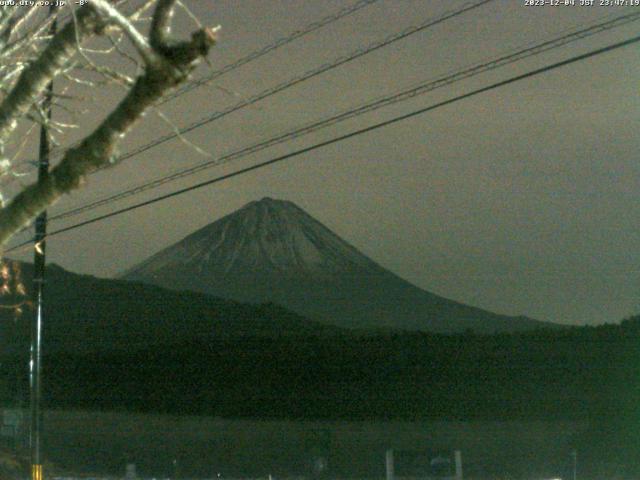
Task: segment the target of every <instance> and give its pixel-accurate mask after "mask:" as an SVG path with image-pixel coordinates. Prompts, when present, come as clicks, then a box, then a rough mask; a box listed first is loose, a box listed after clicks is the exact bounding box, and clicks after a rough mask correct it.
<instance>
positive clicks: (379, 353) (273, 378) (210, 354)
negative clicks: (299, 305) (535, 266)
mask: <svg viewBox="0 0 640 480" xmlns="http://www.w3.org/2000/svg"><path fill="white" fill-rule="evenodd" d="M639 334H640V318H633V319H629V320H626V321H624V322H623V323H622V324H620V325H606V326H600V327H580V328H570V329H566V330H548V331H546V330H545V331H536V332H530V333H519V334H499V335H474V334H473V333H471V332H469V333H465V334H458V335H432V334H426V333H384V334H383V333H378V334H370V335H352V334H344V335H336V334H329V335H290V336H271V335H270V336H262V335H254V336H227V337H224V338H220V339H218V340H211V338H207V339H206V340H203V341H197V340H192V341H188V342H181V343H176V344H170V343H169V344H166V345H165V346H163V347H158V346H157V345H154V346H153V347H149V348H140V349H137V350H134V351H126V349H124V350H120V351H113V352H109V351H105V352H101V353H99V354H86V353H81V354H80V353H79V354H74V353H56V354H51V355H45V361H44V364H45V368H46V372H45V375H44V379H45V390H44V391H45V399H46V402H47V405H48V406H49V407H50V408H87V409H89V408H90V409H108V410H133V411H154V412H167V413H202V414H210V415H218V416H225V417H283V418H355V419H366V418H403V419H419V418H447V419H565V420H590V419H594V418H599V417H603V416H606V417H620V416H622V415H623V414H628V413H631V412H633V411H634V409H635V408H636V406H637V404H638V398H639V396H638V386H639V384H640V339H639ZM24 360H25V359H24V358H22V359H20V360H19V359H18V358H17V357H15V356H11V357H6V358H4V359H3V361H2V364H3V366H4V368H3V369H2V374H3V376H2V378H1V379H0V380H1V381H2V395H3V398H2V400H3V401H4V402H5V403H8V402H11V401H13V400H15V392H16V391H26V383H25V382H26V375H20V374H19V373H16V372H17V369H18V365H23V366H24V365H25V362H24ZM16 378H23V380H24V382H22V383H23V385H21V386H19V387H16V382H17V380H16ZM18 383H20V382H18Z"/></svg>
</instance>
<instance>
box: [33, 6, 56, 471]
mask: <svg viewBox="0 0 640 480" xmlns="http://www.w3.org/2000/svg"><path fill="white" fill-rule="evenodd" d="M55 10H56V7H55V6H53V5H52V6H50V7H49V15H51V16H53V15H55ZM56 29H57V25H56V20H55V19H53V22H52V23H51V27H50V28H49V33H50V34H51V35H55V33H56ZM52 97H53V82H49V85H47V90H46V92H45V96H44V99H43V101H42V111H43V112H44V114H45V117H46V119H45V120H44V121H43V123H42V125H41V126H40V149H39V155H38V183H40V182H44V181H46V180H47V178H48V177H49V152H50V146H49V125H48V124H47V120H50V119H51V103H52ZM35 227H36V234H35V252H34V259H33V289H34V291H33V297H34V304H35V312H34V315H33V318H32V320H31V349H30V361H29V388H30V407H31V416H30V428H29V449H30V451H31V480H43V472H42V450H41V449H42V321H43V319H42V316H43V293H44V271H45V251H46V240H45V239H46V236H47V212H46V210H45V211H44V212H42V213H41V214H40V215H38V217H37V218H36V224H35Z"/></svg>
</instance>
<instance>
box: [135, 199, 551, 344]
mask: <svg viewBox="0 0 640 480" xmlns="http://www.w3.org/2000/svg"><path fill="white" fill-rule="evenodd" d="M123 278H124V279H127V280H131V281H140V282H144V283H151V284H156V285H159V286H163V287H166V288H172V289H177V290H194V291H200V292H204V293H209V294H213V295H216V296H219V297H226V298H231V299H234V300H238V301H245V302H252V303H261V302H275V303H279V304H281V305H283V306H285V307H287V308H289V309H291V310H294V311H297V312H298V313H300V314H302V315H305V316H307V317H309V318H312V319H316V320H322V321H326V322H329V323H333V324H337V325H340V326H344V327H351V328H353V327H355V328H377V327H389V328H400V329H409V330H429V331H437V332H455V331H462V330H466V329H469V328H471V329H474V330H475V331H478V332H494V331H514V330H523V329H530V328H535V327H539V326H540V325H542V322H537V321H535V320H531V319H528V318H525V317H508V316H504V315H498V314H494V313H491V312H488V311H485V310H481V309H478V308H474V307H471V306H468V305H464V304H461V303H458V302H455V301H452V300H449V299H446V298H443V297H440V296H437V295H435V294H432V293H429V292H427V291H424V290H422V289H420V288H418V287H416V286H414V285H412V284H410V283H409V282H407V281H405V280H403V279H401V278H400V277H398V276H396V275H395V274H393V273H391V272H389V271H388V270H386V269H384V268H383V267H381V266H380V265H378V264H377V263H375V262H374V261H373V260H371V259H370V258H368V257H367V256H366V255H364V254H362V253H360V252H359V251H358V250H357V249H356V248H354V247H353V246H351V245H350V244H349V243H347V242H346V241H344V240H343V239H341V238H340V237H339V236H337V235H336V234H335V233H333V232H332V231H331V230H329V229H328V228H327V227H325V226H324V225H323V224H322V223H320V222H319V221H317V220H316V219H315V218H313V217H312V216H311V215H309V214H308V213H307V212H305V211H304V210H302V209H301V208H300V207H298V206H297V205H295V204H294V203H292V202H289V201H285V200H275V199H272V198H269V197H266V198H263V199H262V200H259V201H253V202H250V203H248V204H247V205H245V206H244V207H242V208H240V209H239V210H237V211H235V212H233V213H231V214H229V215H227V216H225V217H223V218H221V219H219V220H217V221H215V222H213V223H211V224H209V225H207V226H206V227H204V228H201V229H200V230H198V231H196V232H194V233H192V234H191V235H189V236H187V237H185V238H184V239H183V240H181V241H179V242H177V243H176V244H174V245H172V246H170V247H167V248H165V249H164V250H162V251H160V252H158V253H156V254H155V255H153V256H151V257H150V258H149V259H147V260H145V261H144V262H142V263H140V264H138V265H136V266H134V267H133V268H131V269H130V270H129V271H127V272H126V273H125V274H124V275H123Z"/></svg>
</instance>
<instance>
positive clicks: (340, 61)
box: [105, 0, 494, 168]
mask: <svg viewBox="0 0 640 480" xmlns="http://www.w3.org/2000/svg"><path fill="white" fill-rule="evenodd" d="M492 1H494V0H479V1H476V2H473V3H470V4H465V5H464V6H463V7H461V8H458V9H456V10H450V11H448V12H446V13H444V14H442V15H440V16H438V17H435V18H430V19H428V20H426V21H425V22H423V23H421V24H420V25H417V26H413V27H409V28H406V29H404V30H402V31H401V32H399V33H395V34H392V35H390V36H388V37H386V38H385V39H383V40H381V41H379V42H374V43H372V44H369V45H368V46H366V47H363V48H359V49H358V50H356V51H354V52H352V53H350V54H348V55H345V56H342V57H339V58H337V59H335V60H334V61H333V62H331V63H327V64H324V65H321V66H319V67H317V68H315V69H313V70H310V71H308V72H305V73H303V74H302V75H300V76H297V77H294V78H291V79H289V80H287V81H285V82H282V83H280V84H278V85H276V86H275V87H272V88H269V89H267V90H263V91H262V92H260V93H258V94H256V95H253V96H251V97H249V98H248V99H246V100H243V101H241V102H239V103H237V104H235V105H233V106H231V107H229V108H226V109H224V110H220V111H217V112H215V113H213V114H211V115H208V116H207V117H205V118H202V119H200V120H198V121H196V122H193V123H192V124H191V125H189V126H187V127H184V128H182V129H180V130H179V132H177V133H169V134H167V135H164V136H162V137H159V138H157V139H155V140H153V141H151V142H149V143H147V144H145V145H142V146H140V147H138V148H136V149H134V150H131V151H129V152H127V153H125V154H124V155H121V156H120V157H118V158H117V159H116V162H119V161H122V160H126V159H129V158H131V157H133V156H135V155H139V154H140V153H143V152H145V151H147V150H150V149H151V148H154V147H157V146H158V145H160V144H162V143H165V142H167V141H169V140H173V139H174V138H178V137H180V136H181V135H184V134H185V133H189V132H191V131H192V130H195V129H196V128H199V127H201V126H203V125H206V124H208V123H211V122H213V121H215V120H218V119H220V118H222V117H225V116H227V115H229V114H231V113H233V112H236V111H238V110H240V109H242V108H245V107H248V106H250V105H253V104H255V103H257V102H259V101H261V100H264V99H265V98H267V97H270V96H272V95H275V94H277V93H280V92H282V91H284V90H287V89H289V88H291V87H293V86H295V85H298V84H300V83H302V82H305V81H307V80H309V79H311V78H314V77H317V76H318V75H321V74H323V73H326V72H328V71H330V70H333V69H335V68H338V67H340V66H342V65H345V64H346V63H349V62H352V61H353V60H356V59H358V58H360V57H363V56H365V55H367V54H369V53H371V52H374V51H376V50H379V49H381V48H384V47H387V46H389V45H391V44H392V43H395V42H397V41H399V40H403V39H405V38H407V37H409V36H411V35H414V34H416V33H419V32H422V31H424V30H426V29H428V28H431V27H433V26H435V25H438V24H440V23H443V22H445V21H447V20H449V19H451V18H454V17H457V16H459V15H462V14H463V13H466V12H468V11H471V10H473V9H476V8H478V7H481V6H483V5H485V4H487V3H489V2H492ZM105 168H109V167H105Z"/></svg>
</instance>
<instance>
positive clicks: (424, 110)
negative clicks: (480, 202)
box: [7, 35, 640, 252]
mask: <svg viewBox="0 0 640 480" xmlns="http://www.w3.org/2000/svg"><path fill="white" fill-rule="evenodd" d="M638 42H640V35H638V36H635V37H632V38H630V39H628V40H624V41H622V42H618V43H614V44H612V45H608V46H606V47H603V48H599V49H597V50H592V51H590V52H587V53H584V54H581V55H577V56H574V57H571V58H569V59H567V60H562V61H560V62H556V63H553V64H551V65H547V66H545V67H542V68H538V69H535V70H531V71H529V72H527V73H523V74H521V75H516V76H514V77H510V78H508V79H506V80H502V81H499V82H496V83H493V84H491V85H488V86H486V87H482V88H478V89H476V90H472V91H471V92H468V93H465V94H462V95H458V96H455V97H453V98H450V99H447V100H444V101H442V102H438V103H435V104H433V105H430V106H428V107H424V108H420V109H418V110H414V111H412V112H409V113H406V114H404V115H400V116H397V117H394V118H392V119H389V120H385V121H383V122H379V123H376V124H374V125H370V126H368V127H365V128H361V129H359V130H355V131H353V132H350V133H347V134H344V135H340V136H338V137H334V138H332V139H330V140H326V141H323V142H319V143H316V144H314V145H311V146H309V147H305V148H302V149H299V150H295V151H293V152H290V153H287V154H284V155H281V156H278V157H275V158H272V159H270V160H267V161H264V162H261V163H258V164H255V165H252V166H250V167H246V168H243V169H241V170H237V171H235V172H232V173H229V174H226V175H222V176H219V177H216V178H213V179H210V180H207V181H204V182H200V183H197V184H195V185H191V186H190V187H186V188H182V189H180V190H176V191H174V192H171V193H168V194H165V195H161V196H158V197H155V198H152V199H150V200H146V201H144V202H140V203H137V204H135V205H131V206H129V207H126V208H121V209H119V210H116V211H113V212H110V213H107V214H105V215H100V216H98V217H94V218H92V219H89V220H85V221H83V222H79V223H76V224H74V225H70V226H68V227H65V228H61V229H58V230H55V231H53V232H51V233H49V234H48V235H47V237H51V236H54V235H59V234H61V233H64V232H68V231H71V230H75V229H77V228H80V227H83V226H86V225H89V224H92V223H96V222H99V221H102V220H105V219H107V218H111V217H114V216H117V215H121V214H123V213H126V212H130V211H132V210H136V209H138V208H142V207H145V206H147V205H151V204H153V203H157V202H160V201H163V200H167V199H169V198H173V197H176V196H178V195H182V194H183V193H188V192H191V191H193V190H197V189H199V188H202V187H205V186H208V185H212V184H214V183H219V182H222V181H224V180H228V179H230V178H233V177H237V176H239V175H243V174H245V173H248V172H251V171H254V170H258V169H261V168H264V167H267V166H269V165H273V164H275V163H279V162H282V161H284V160H287V159H289V158H293V157H296V156H299V155H302V154H304V153H309V152H311V151H313V150H317V149H319V148H323V147H326V146H329V145H333V144H335V143H338V142H341V141H343V140H347V139H349V138H353V137H356V136H359V135H362V134H365V133H368V132H371V131H374V130H378V129H380V128H383V127H387V126H389V125H393V124H395V123H398V122H401V121H404V120H408V119H410V118H413V117H416V116H418V115H422V114H424V113H427V112H430V111H432V110H435V109H437V108H441V107H444V106H447V105H451V104H452V103H455V102H459V101H461V100H464V99H467V98H470V97H474V96H476V95H479V94H481V93H485V92H488V91H491V90H495V89H498V88H501V87H504V86H506V85H509V84H512V83H515V82H519V81H521V80H525V79H527V78H531V77H534V76H537V75H541V74H543V73H546V72H549V71H552V70H555V69H557V68H560V67H564V66H566V65H570V64H573V63H577V62H580V61H582V60H586V59H588V58H591V57H595V56H597V55H601V54H603V53H607V52H611V51H613V50H617V49H619V48H622V47H626V46H628V45H631V44H634V43H638ZM31 241H32V240H29V241H27V242H24V243H21V244H19V245H16V246H15V247H12V248H10V249H8V250H7V252H11V251H14V250H17V249H18V248H21V247H23V246H24V245H27V244H29V243H31Z"/></svg>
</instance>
